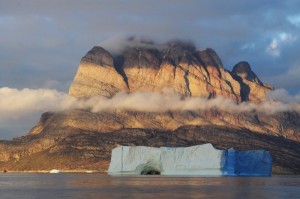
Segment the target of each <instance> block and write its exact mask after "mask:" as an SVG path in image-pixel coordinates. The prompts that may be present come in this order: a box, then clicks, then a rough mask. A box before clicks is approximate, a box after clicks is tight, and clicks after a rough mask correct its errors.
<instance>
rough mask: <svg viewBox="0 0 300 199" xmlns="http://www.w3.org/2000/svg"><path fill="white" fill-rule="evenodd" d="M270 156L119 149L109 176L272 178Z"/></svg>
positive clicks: (206, 148) (201, 149)
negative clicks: (154, 175) (152, 175)
mask: <svg viewBox="0 0 300 199" xmlns="http://www.w3.org/2000/svg"><path fill="white" fill-rule="evenodd" d="M271 173H272V156H271V154H270V152H268V151H265V150H249V151H238V150H234V149H233V148H230V149H227V150H218V149H215V148H214V147H213V145H212V144H210V143H208V144H203V145H196V146H191V147H160V148H155V147H146V146H119V147H116V148H114V149H113V150H112V155H111V162H110V165H109V169H108V174H110V175H149V174H150V175H151V174H156V175H171V176H172V175H195V176H271Z"/></svg>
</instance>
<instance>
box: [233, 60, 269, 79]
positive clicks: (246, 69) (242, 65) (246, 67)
mask: <svg viewBox="0 0 300 199" xmlns="http://www.w3.org/2000/svg"><path fill="white" fill-rule="evenodd" d="M232 73H233V74H234V75H237V76H239V77H241V78H245V79H247V80H249V81H252V82H256V83H258V84H260V85H263V83H262V82H261V81H260V80H259V78H258V77H257V75H256V74H255V73H254V72H253V71H252V70H251V67H250V64H249V63H248V62H245V61H242V62H239V63H237V64H236V65H235V66H234V67H233V69H232Z"/></svg>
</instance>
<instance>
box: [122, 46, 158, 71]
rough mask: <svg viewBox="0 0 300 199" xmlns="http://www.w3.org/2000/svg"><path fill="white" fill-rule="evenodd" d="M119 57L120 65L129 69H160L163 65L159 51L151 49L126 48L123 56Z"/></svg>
mask: <svg viewBox="0 0 300 199" xmlns="http://www.w3.org/2000/svg"><path fill="white" fill-rule="evenodd" d="M120 56H121V58H120V57H119V59H120V60H122V61H123V63H122V61H121V63H120V65H121V66H122V67H123V68H128V67H153V68H159V67H160V64H161V55H160V52H159V51H158V50H157V49H153V48H152V49H151V48H145V47H144V48H143V47H136V48H129V47H128V48H126V49H125V51H124V52H123V54H122V55H120Z"/></svg>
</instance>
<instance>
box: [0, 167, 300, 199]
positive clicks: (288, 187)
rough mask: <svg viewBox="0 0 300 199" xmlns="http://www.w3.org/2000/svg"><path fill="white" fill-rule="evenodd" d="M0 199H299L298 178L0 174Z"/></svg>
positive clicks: (299, 181) (299, 178) (299, 183)
mask: <svg viewBox="0 0 300 199" xmlns="http://www.w3.org/2000/svg"><path fill="white" fill-rule="evenodd" d="M0 198H1V199H2V198H3V199H6V198H7V199H8V198H23V199H27V198H28V199H34V198H41V199H48V198H49V199H50V198H51V199H55V198H101V199H102V198H141V199H147V198H155V199H160V198H163V199H168V198H172V199H173V198H272V199H277V198H300V176H273V177H197V176H195V177H184V176H180V177H174V176H172V177H171V176H170V177H168V176H109V175H106V174H99V173H91V174H86V173H58V174H45V173H44V174H42V173H3V174H0Z"/></svg>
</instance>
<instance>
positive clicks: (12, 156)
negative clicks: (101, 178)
mask: <svg viewBox="0 0 300 199" xmlns="http://www.w3.org/2000/svg"><path fill="white" fill-rule="evenodd" d="M165 88H171V89H172V90H173V91H174V92H175V93H176V94H178V95H179V96H181V98H182V100H185V99H189V98H191V97H202V98H205V99H210V100H213V99H215V98H217V97H219V96H222V97H223V98H224V99H231V100H233V101H234V103H235V104H237V106H238V105H239V104H241V105H242V104H245V103H252V104H254V105H259V104H262V103H264V102H265V97H266V94H267V93H268V92H269V91H271V90H272V89H273V88H272V87H271V86H269V85H266V84H264V83H262V82H261V80H260V79H259V78H258V77H257V75H256V74H255V73H254V72H253V71H252V69H251V67H250V65H249V63H247V62H244V61H243V62H240V63H237V64H236V65H235V66H234V67H233V70H232V71H228V70H226V69H225V68H224V67H223V65H222V62H221V60H220V58H219V57H218V55H217V54H216V52H215V51H214V50H212V49H204V50H196V48H195V47H194V45H193V44H191V43H185V42H181V41H171V42H168V43H166V44H164V45H160V46H158V45H155V44H153V43H151V42H150V43H149V42H140V43H139V44H137V45H128V46H125V47H124V49H123V50H122V51H121V52H118V53H114V54H112V53H110V52H109V51H107V50H105V49H104V48H102V47H99V46H96V47H93V48H92V49H91V50H90V51H89V52H87V54H86V55H85V56H84V57H83V58H82V59H81V62H80V64H79V68H78V71H77V74H76V76H75V78H74V81H73V83H72V85H71V86H70V90H69V94H70V95H71V96H74V97H76V98H78V99H83V100H84V99H88V98H89V97H93V96H103V97H106V98H108V99H114V96H115V95H116V94H117V93H119V92H127V93H129V95H130V93H136V92H150V93H162V95H164V93H163V91H164V89H165ZM221 103H222V102H221ZM272 103H273V102H269V104H271V105H272ZM144 104H145V106H147V105H148V104H147V101H145V102H144ZM204 106H205V104H204ZM299 134H300V114H299V113H298V112H296V111H282V112H270V113H268V112H266V111H264V110H263V109H262V110H260V109H247V110H244V111H232V110H231V109H229V108H228V109H226V108H225V109H218V108H217V107H211V108H207V109H201V110H197V109H195V110H162V111H156V112H155V111H150V112H149V111H137V110H128V109H121V108H117V109H112V110H109V111H100V112H95V111H92V110H90V109H72V110H66V111H61V112H46V113H44V114H43V115H42V116H41V119H40V121H39V122H38V123H37V124H36V125H35V126H34V127H33V128H32V129H31V131H30V132H29V133H28V134H27V135H25V136H22V137H18V138H15V139H13V140H11V141H0V168H1V169H7V170H18V171H36V170H50V169H53V168H56V169H65V170H85V169H86V170H98V171H99V170H101V171H105V170H107V168H108V164H109V161H110V155H111V150H112V149H113V148H114V147H116V146H119V145H129V146H130V145H145V146H153V147H160V146H177V147H178V146H191V145H197V144H203V143H212V144H213V145H214V146H215V147H216V148H218V149H227V148H230V147H234V148H235V149H237V150H250V149H266V150H269V151H270V152H271V154H272V156H273V172H274V173H285V174H300V137H299Z"/></svg>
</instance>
